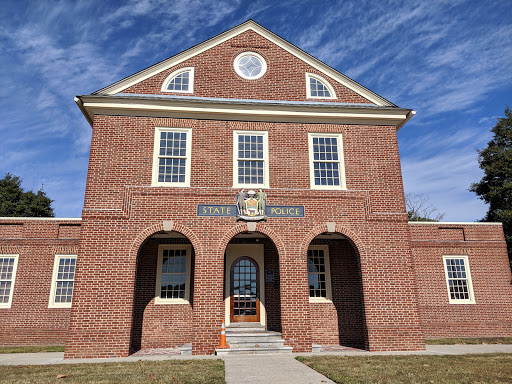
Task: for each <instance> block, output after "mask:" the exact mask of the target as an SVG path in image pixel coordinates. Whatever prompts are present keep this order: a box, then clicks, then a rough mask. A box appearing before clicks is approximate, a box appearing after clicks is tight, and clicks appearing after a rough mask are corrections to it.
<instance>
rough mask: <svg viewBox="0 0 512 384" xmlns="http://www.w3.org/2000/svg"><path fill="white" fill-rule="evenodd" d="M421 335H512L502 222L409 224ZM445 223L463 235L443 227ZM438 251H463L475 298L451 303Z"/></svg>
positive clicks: (510, 277) (511, 292) (510, 290)
mask: <svg viewBox="0 0 512 384" xmlns="http://www.w3.org/2000/svg"><path fill="white" fill-rule="evenodd" d="M410 228H411V245H412V249H413V255H414V262H415V268H416V272H417V281H418V291H419V296H418V301H419V308H420V316H421V323H422V328H423V330H424V333H425V337H426V338H445V337H504V336H507V337H510V336H512V285H511V281H512V275H511V272H510V267H509V263H508V257H507V251H506V244H505V241H504V238H503V229H502V227H501V225H485V224H450V225H447V224H444V223H433V224H411V225H410ZM448 228H450V229H451V230H452V231H453V232H454V233H455V232H459V233H460V232H463V233H464V237H465V240H463V239H460V238H459V237H457V238H455V237H447V236H443V235H442V233H443V232H445V231H448V230H449V229H448ZM443 255H466V256H468V261H469V268H470V271H471V278H472V283H473V291H474V296H475V303H474V304H450V303H449V301H448V290H447V285H446V279H445V272H444V268H445V267H444V265H443Z"/></svg>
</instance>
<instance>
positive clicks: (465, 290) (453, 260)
mask: <svg viewBox="0 0 512 384" xmlns="http://www.w3.org/2000/svg"><path fill="white" fill-rule="evenodd" d="M443 263H444V272H445V276H446V286H447V288H448V300H449V302H450V303H451V304H474V303H475V297H474V295H473V285H472V283H471V274H470V272H469V261H468V257H467V256H443Z"/></svg>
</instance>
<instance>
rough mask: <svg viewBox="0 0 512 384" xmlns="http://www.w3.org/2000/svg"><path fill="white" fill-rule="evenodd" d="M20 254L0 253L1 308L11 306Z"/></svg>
mask: <svg viewBox="0 0 512 384" xmlns="http://www.w3.org/2000/svg"><path fill="white" fill-rule="evenodd" d="M17 266H18V255H0V308H11V303H12V294H13V291H14V279H15V277H16V267H17Z"/></svg>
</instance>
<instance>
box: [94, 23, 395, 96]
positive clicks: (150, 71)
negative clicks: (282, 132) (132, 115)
mask: <svg viewBox="0 0 512 384" xmlns="http://www.w3.org/2000/svg"><path fill="white" fill-rule="evenodd" d="M249 30H251V31H254V32H256V33H257V34H259V35H261V36H262V37H263V38H265V39H267V40H269V41H270V42H272V43H274V44H275V45H276V46H278V47H280V48H282V49H284V50H285V51H287V52H288V53H290V54H292V55H293V56H295V57H297V58H298V59H300V60H302V61H303V62H305V63H306V64H308V65H310V66H311V67H313V68H314V69H315V70H317V71H319V72H320V73H322V74H323V75H325V76H326V77H328V78H332V79H333V80H335V81H336V82H338V83H340V84H342V85H343V86H345V87H347V88H348V89H350V90H352V91H354V92H355V93H357V94H358V95H360V96H362V97H364V98H365V99H367V100H369V101H370V102H372V103H375V104H376V105H379V106H395V105H394V104H393V103H391V102H389V101H388V100H386V99H384V98H383V97H381V96H379V95H377V94H376V93H374V92H372V91H370V90H369V89H367V88H365V87H363V86H362V85H361V84H359V83H357V82H356V81H354V80H352V79H350V78H349V77H347V76H345V75H343V74H342V73H340V72H338V71H336V70H335V69H333V68H331V67H330V66H328V65H326V64H325V63H323V62H322V61H320V60H318V59H316V58H315V57H313V56H311V55H310V54H308V53H306V52H304V51H303V50H301V49H300V48H298V47H296V46H295V45H293V44H291V43H289V42H288V41H286V40H284V39H283V38H281V37H279V36H278V35H276V34H274V33H273V32H271V31H269V30H268V29H266V28H264V27H262V26H261V25H259V24H258V23H256V22H255V21H253V20H248V21H246V22H244V23H242V24H240V25H238V26H236V27H234V28H232V29H230V30H228V31H226V32H223V33H221V34H219V35H217V36H215V37H213V38H211V39H209V40H206V41H204V42H203V43H200V44H198V45H196V46H194V47H192V48H189V49H187V50H185V51H183V52H181V53H179V54H177V55H175V56H172V57H170V58H168V59H166V60H163V61H161V62H159V63H157V64H155V65H152V66H151V67H148V68H146V69H143V70H142V71H140V72H137V73H135V74H133V75H131V76H128V77H126V78H124V79H122V80H120V81H118V82H116V83H114V84H112V85H109V86H108V87H105V88H102V89H100V90H98V91H96V92H94V93H93V94H95V95H114V94H116V93H120V92H122V91H123V90H126V89H127V88H129V87H132V86H134V85H136V84H138V83H140V82H142V81H144V80H146V79H148V78H150V77H153V76H155V75H157V74H159V73H160V72H162V71H166V70H167V69H169V68H172V67H174V66H176V65H178V64H180V63H182V62H184V61H186V60H188V59H190V58H192V57H194V56H197V55H199V54H201V53H202V52H205V51H207V50H209V49H211V48H213V47H216V46H218V45H219V44H222V43H223V42H225V41H227V40H229V39H232V38H233V37H235V36H237V35H240V34H242V33H244V32H246V31H249Z"/></svg>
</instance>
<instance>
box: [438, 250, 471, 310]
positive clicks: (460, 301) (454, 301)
mask: <svg viewBox="0 0 512 384" xmlns="http://www.w3.org/2000/svg"><path fill="white" fill-rule="evenodd" d="M447 259H464V266H465V267H466V280H467V282H468V290H469V299H452V295H451V292H450V285H449V284H448V271H447V269H446V260H447ZM443 269H444V276H445V279H446V290H447V292H448V301H449V303H450V304H475V294H474V291H473V282H472V280H471V271H470V269H469V259H468V256H467V255H444V256H443Z"/></svg>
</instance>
